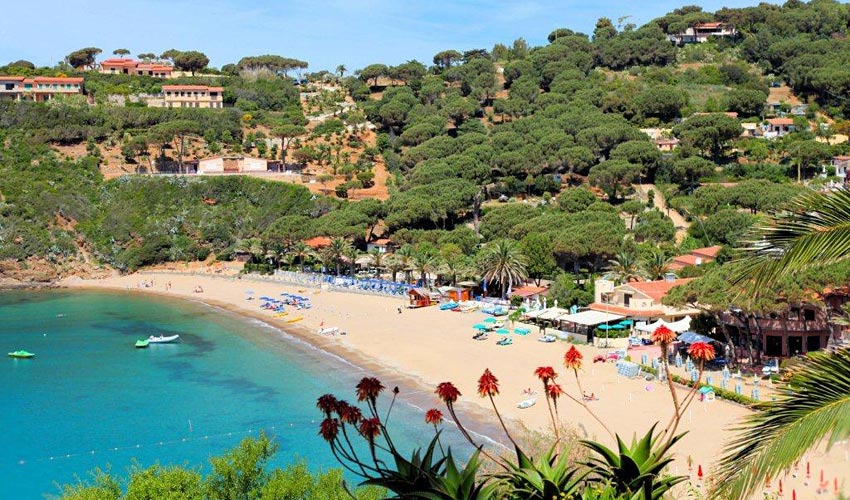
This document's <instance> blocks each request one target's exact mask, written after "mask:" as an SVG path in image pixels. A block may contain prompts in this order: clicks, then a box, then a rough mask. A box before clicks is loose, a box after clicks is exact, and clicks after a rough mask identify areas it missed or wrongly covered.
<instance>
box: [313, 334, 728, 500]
mask: <svg viewBox="0 0 850 500" xmlns="http://www.w3.org/2000/svg"><path fill="white" fill-rule="evenodd" d="M674 338H675V334H674V333H673V332H671V331H670V330H669V329H666V327H661V328H659V329H658V330H656V332H655V333H653V339H654V340H655V341H656V342H657V343H659V344H660V345H661V347H662V350H663V352H665V353H666V350H667V346H668V345H669V344H670V342H672V340H673V339H674ZM690 355H691V357H692V358H693V359H694V360H696V361H697V362H698V363H699V375H700V378H701V377H702V373H703V370H704V367H705V362H706V361H710V360H711V359H713V357H714V350H713V348H712V347H711V345H709V344H702V343H696V344H694V345H692V346H691V348H690ZM582 359H583V356H582V354H581V352H580V351H579V350H578V349H576V348H575V346H572V347H571V348H570V349H569V350H568V351H567V352H566V353H565V355H564V366H565V368H567V370H570V371H572V372H573V376H574V378H575V384H574V387H573V389H574V390H576V394H571V392H570V390H569V389H570V387H569V386H568V384H565V383H564V382H560V383H559V382H558V373H557V372H556V371H555V369H554V368H553V367H551V366H541V367H539V368H537V369H536V370H534V376H536V377H537V378H538V379H539V380H540V382H541V383H542V385H543V395H544V397H545V398H546V404H547V407H548V408H549V415H550V418H551V420H552V427H553V430H554V432H555V437H556V439H555V442H554V443H553V444H552V446H551V447H550V448H549V450H548V451H547V452H545V453H542V454H541V455H540V456H539V457H537V458H536V459H534V458H531V457H529V456H528V455H527V454H526V453H525V452H524V451H523V450H522V449H521V447H520V445H519V444H518V443H517V442H516V441H515V440H514V438H513V436H512V434H511V432H510V431H509V430H508V427H507V425H506V423H505V421H504V419H503V418H502V414H501V412H500V411H499V408H498V405H497V404H496V397H497V396H498V395H499V392H500V388H499V379H498V378H497V377H496V375H495V374H494V373H493V372H492V371H490V369H489V368H488V369H485V370H484V373H483V374H482V375H481V377H480V378H479V379H478V395H479V396H480V397H482V398H487V399H488V400H489V402H490V405H491V406H492V408H493V411H494V413H495V414H496V417H497V420H498V422H499V424H500V426H501V428H502V430H503V431H504V433H505V435H506V436H507V438H508V440H509V441H510V442H511V443H512V444H513V447H514V451H515V453H516V458H515V460H511V459H507V458H502V457H500V458H496V457H495V456H493V455H492V454H490V453H489V452H488V451H487V450H486V449H485V448H484V446H483V445H482V444H481V443H478V442H476V440H475V439H474V438H473V437H472V434H471V433H470V432H469V431H468V430H467V428H466V427H465V426H464V425H463V423H462V422H461V420H460V418H459V417H458V414H457V412H456V409H455V404H456V403H457V401H458V400H459V399H460V397H461V393H460V391H459V390H458V388H457V387H456V386H455V385H454V384H452V383H451V382H441V383H440V384H438V385H437V387H436V390H435V391H434V393H435V394H436V396H437V397H438V398H439V399H440V400H442V401H443V403H444V404H445V405H446V414H447V416H448V417H449V418H450V419H451V420H452V421H453V422H454V424H455V425H456V426H457V428H458V430H459V431H460V434H461V435H462V436H463V437H464V438H465V439H466V440H467V441H468V442H469V443H470V444H471V445H472V446H473V447H474V448H475V452H474V453H473V455H472V458H471V459H470V460H469V461H468V462H467V464H466V466H465V467H459V466H458V465H457V462H456V461H455V459H454V457H453V455H452V451H451V449H450V448H449V449H444V448H443V445H442V443H441V441H440V435H441V433H442V429H441V428H440V426H441V425H442V424H443V421H444V414H443V412H442V411H441V410H439V409H437V408H432V409H429V410H428V411H427V412H426V413H425V423H426V424H429V425H431V426H433V427H434V437H433V438H432V439H431V442H430V443H429V444H428V445H427V446H426V447H425V448H424V449H418V450H416V451H414V453H413V455H412V456H411V458H409V459H408V458H405V457H404V456H402V455H401V454H400V453H399V451H398V450H397V449H396V447H395V445H394V444H393V442H392V439H391V437H390V435H389V432H388V430H387V427H386V424H387V421H388V419H389V417H390V413H391V411H392V406H393V403H394V402H395V398H396V395H397V394H398V389H397V388H396V389H395V390H394V391H393V398H392V400H391V402H390V404H389V410H388V411H387V412H386V415H385V417H384V418H383V419H382V418H381V417H380V415H379V413H378V405H377V400H378V397H379V396H380V394H381V393H382V392H383V390H384V389H385V388H384V386H383V384H382V383H381V382H380V381H379V380H378V379H376V378H372V377H366V378H364V379H363V380H361V381H360V382H359V383H358V384H357V386H356V391H355V393H356V395H357V400H358V402H360V403H365V406H366V408H365V410H361V409H360V408H358V407H355V406H353V405H350V404H349V403H347V402H345V401H342V400H338V399H337V398H336V397H334V396H332V395H329V394H328V395H324V396H322V397H320V398H319V400H318V402H317V407H318V408H319V410H320V411H322V413H323V414H324V417H325V418H324V420H323V421H322V423H321V424H320V427H319V434H320V435H321V436H322V437H323V438H324V439H325V440H326V441H327V442H328V443H329V444H330V446H331V450H332V451H333V453H334V456H336V458H337V459H338V460H339V461H340V463H342V465H343V466H344V467H345V468H346V469H347V470H348V471H349V472H351V473H354V474H356V475H359V476H360V477H362V478H363V479H364V481H363V484H369V485H376V486H382V487H384V488H386V489H388V490H389V491H391V492H393V493H394V494H395V495H396V498H421V499H427V500H435V499H440V500H453V499H464V500H469V499H475V500H487V499H489V498H491V497H493V495H494V494H495V492H496V491H497V490H499V491H502V492H503V493H504V491H505V490H507V497H508V498H522V499H532V500H550V499H552V498H559V497H577V496H581V497H585V496H587V492H591V494H590V496H587V497H588V498H611V499H615V498H616V499H625V498H628V499H629V500H657V499H658V498H660V497H661V496H663V495H664V493H665V492H667V491H669V490H670V488H672V487H673V486H674V485H676V484H677V483H679V482H680V481H682V480H684V478H681V477H675V476H663V475H662V470H663V469H664V468H665V467H666V466H667V465H668V464H669V463H670V462H671V461H672V458H671V457H670V450H671V448H672V446H673V445H674V444H675V443H676V442H677V441H678V440H679V439H681V437H682V436H683V434H676V429H677V427H678V424H679V421H680V419H681V416H682V412H684V411H685V410H686V409H687V407H688V405H689V404H690V403H691V402H692V401H693V398H694V395H695V393H696V391H697V388H698V386H699V384H695V387H694V388H693V389H692V390H691V391H689V392H688V393H687V394H686V395H685V397H684V398H683V399H682V401H681V403H680V401H679V399H678V397H677V395H676V388H675V387H674V386H673V383H672V378H671V377H670V375H669V369H668V370H667V373H668V377H667V381H668V384H669V387H670V391H671V394H672V397H673V407H674V412H673V417H672V418H671V421H670V423H669V424H668V425H667V426H666V427H665V428H664V429H663V430H662V431H661V432H660V433H658V434H656V432H655V429H656V426H657V424H656V426H653V427H652V428H651V429H650V431H649V432H648V433H647V434H646V435H645V436H644V437H643V438H642V439H641V440H639V441H633V442H632V445H631V446H627V445H626V444H625V442H624V441H623V439H622V438H620V436H617V435H615V434H613V433H612V432H611V431H610V430H609V429H608V427H607V426H606V425H605V422H603V421H602V420H601V419H600V418H599V417H598V416H597V415H596V414H595V413H594V412H593V410H592V408H591V407H590V406H589V405H588V404H587V401H585V399H584V397H583V395H584V392H583V390H582V385H581V378H580V376H579V370H580V369H581V367H582ZM662 363H664V364H665V368H667V367H666V364H667V360H666V356H663V357H662ZM561 398H566V399H569V400H571V401H573V402H574V403H576V404H577V405H578V406H579V407H581V408H583V409H584V410H585V411H586V412H588V413H589V414H590V415H591V416H592V417H593V418H595V419H596V420H597V421H598V422H599V423H600V424H601V425H602V427H603V429H605V430H606V431H607V432H608V433H609V434H610V435H611V436H612V437H613V438H614V439H615V440H616V442H617V445H618V446H617V451H616V452H615V451H612V450H610V449H608V448H607V447H605V446H603V445H602V444H600V443H596V442H593V441H581V444H582V445H583V446H584V447H586V448H587V449H588V450H590V451H591V452H592V453H593V454H594V456H593V457H592V458H591V459H590V460H589V461H586V462H584V463H582V464H575V463H572V461H571V460H572V459H571V458H570V454H569V450H568V449H565V443H564V442H563V441H562V440H561V438H560V434H559V429H560V427H561V420H560V414H559V409H558V408H559V407H558V403H559V400H560V399H561ZM358 435H359V436H360V438H361V439H363V440H365V442H366V444H367V446H368V449H369V456H368V457H362V456H360V455H358V452H357V448H356V447H355V446H354V445H353V443H352V441H351V440H352V438H353V437H355V436H358ZM385 456H388V457H391V458H392V461H391V465H388V464H387V463H385V462H384V461H383V460H382V459H381V458H379V457H385ZM479 456H485V457H487V458H488V459H489V460H491V461H492V462H494V463H495V464H496V465H497V466H498V467H500V468H501V472H498V473H496V474H493V475H489V476H484V477H478V476H477V473H478V470H479V467H480V461H479ZM503 496H504V495H503Z"/></svg>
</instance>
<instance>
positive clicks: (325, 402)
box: [316, 394, 337, 417]
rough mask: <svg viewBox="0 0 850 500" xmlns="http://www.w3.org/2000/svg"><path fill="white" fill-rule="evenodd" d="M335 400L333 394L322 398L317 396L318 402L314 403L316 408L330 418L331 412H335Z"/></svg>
mask: <svg viewBox="0 0 850 500" xmlns="http://www.w3.org/2000/svg"><path fill="white" fill-rule="evenodd" d="M336 406H337V399H336V397H335V396H334V395H333V394H325V395H324V396H319V400H318V401H316V408H318V409H320V410H322V412H323V413H324V414H325V416H326V417H330V416H331V412H333V411H334V410H336Z"/></svg>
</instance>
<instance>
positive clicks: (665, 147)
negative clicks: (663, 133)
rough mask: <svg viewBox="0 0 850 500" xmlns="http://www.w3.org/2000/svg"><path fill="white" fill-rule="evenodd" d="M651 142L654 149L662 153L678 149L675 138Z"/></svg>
mask: <svg viewBox="0 0 850 500" xmlns="http://www.w3.org/2000/svg"><path fill="white" fill-rule="evenodd" d="M652 142H653V144H655V148H656V149H658V150H659V151H661V152H662V153H669V152H671V151H673V150H674V149H676V148H677V147H679V139H676V138H675V137H671V138H669V139H655V140H654V141H652Z"/></svg>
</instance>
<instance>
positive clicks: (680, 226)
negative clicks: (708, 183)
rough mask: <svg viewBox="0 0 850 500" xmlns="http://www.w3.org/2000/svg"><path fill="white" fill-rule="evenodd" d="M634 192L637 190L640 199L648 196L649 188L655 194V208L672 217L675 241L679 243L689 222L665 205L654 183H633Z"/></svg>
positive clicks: (646, 198)
mask: <svg viewBox="0 0 850 500" xmlns="http://www.w3.org/2000/svg"><path fill="white" fill-rule="evenodd" d="M634 188H635V192H637V194H638V196H639V197H640V199H641V201H647V200H648V198H649V195H648V193H649V190H650V189H651V190H652V191H653V192H654V193H655V195H654V196H653V198H652V202H653V205H655V208H657V209H658V210H660V211H661V213H663V214H665V215H667V216H668V217H670V218H671V219H673V224H674V225H675V226H676V243H681V242H682V240H683V239H685V236H686V235H687V232H688V227H690V225H691V224H690V223H689V222H688V221H687V220H685V218H684V217H682V214H680V213H679V212H677V211H676V210H673V209H671V208H670V207H668V206H667V200H665V199H664V194H663V193H662V192H661V190H660V189H658V188H657V187H656V186H655V185H654V184H634Z"/></svg>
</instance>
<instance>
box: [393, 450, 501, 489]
mask: <svg viewBox="0 0 850 500" xmlns="http://www.w3.org/2000/svg"><path fill="white" fill-rule="evenodd" d="M480 454H481V452H480V451H476V452H475V453H473V454H472V456H471V457H470V458H469V460H468V461H467V462H466V465H465V466H464V467H461V468H458V466H457V463H456V462H455V460H454V458H453V457H452V452H451V450H449V451H448V452H447V455H446V461H445V463H446V467H445V473H444V474H437V475H434V476H433V479H434V481H433V485H432V490H431V491H429V492H424V491H416V492H413V493H411V495H410V497H411V498H421V499H423V500H461V499H462V500H490V499H491V498H496V491H497V488H498V485H497V484H496V483H493V482H489V481H488V478H484V480H481V479H480V478H479V477H478V470H479V469H480V467H481V462H480V460H479V455H480Z"/></svg>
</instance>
